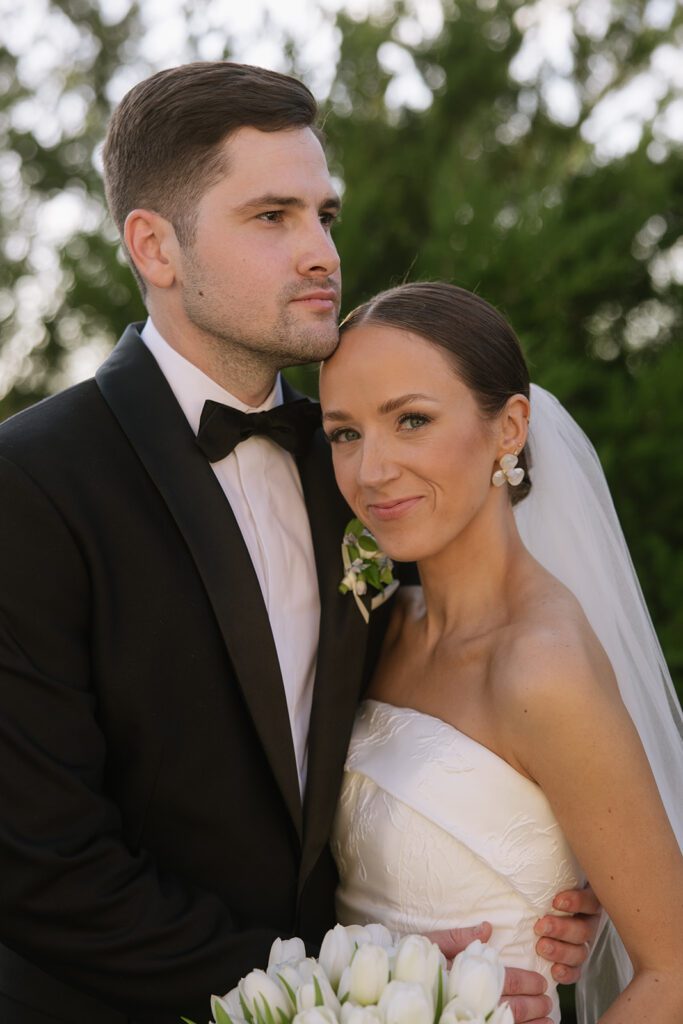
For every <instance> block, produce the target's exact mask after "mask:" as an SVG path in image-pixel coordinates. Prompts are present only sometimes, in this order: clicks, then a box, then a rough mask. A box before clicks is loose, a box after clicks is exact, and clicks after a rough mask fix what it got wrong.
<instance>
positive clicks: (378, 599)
mask: <svg viewBox="0 0 683 1024" xmlns="http://www.w3.org/2000/svg"><path fill="white" fill-rule="evenodd" d="M342 562H343V563H344V579H343V580H342V581H341V583H340V584H339V591H340V593H342V594H348V593H349V591H350V592H351V593H352V594H353V596H354V599H355V602H356V604H357V605H358V610H359V611H360V613H361V615H362V616H363V618H364V619H365V621H366V622H369V621H370V612H374V611H375V609H376V608H379V606H380V605H381V604H384V602H385V601H387V600H388V599H389V598H390V597H391V595H392V594H393V593H394V591H396V590H398V587H399V581H398V580H395V579H394V575H393V571H392V570H393V568H394V563H393V562H392V561H391V559H390V558H389V557H388V556H387V555H385V554H384V552H383V551H380V549H379V545H378V543H377V541H376V540H375V538H374V537H373V536H372V534H371V533H370V531H369V530H367V529H366V528H365V527H364V526H363V524H362V523H361V521H360V519H352V520H351V522H350V523H347V524H346V529H345V530H344V539H343V541H342ZM368 587H372V588H373V589H374V590H377V591H378V593H377V594H375V596H374V597H372V598H370V600H369V601H367V603H366V601H363V600H362V598H363V597H365V595H366V594H367V593H368ZM368 604H369V605H370V607H369V608H368Z"/></svg>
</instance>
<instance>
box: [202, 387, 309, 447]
mask: <svg viewBox="0 0 683 1024" xmlns="http://www.w3.org/2000/svg"><path fill="white" fill-rule="evenodd" d="M320 424H321V416H320V406H319V405H318V403H317V402H310V401H309V400H308V399H307V398H301V399H299V400H298V401H297V402H287V403H286V404H284V405H276V406H275V408H273V409H268V410H266V412H242V411H241V410H240V409H233V408H232V407H231V406H229V405H222V404H221V403H220V402H212V401H207V402H204V408H203V409H202V417H201V420H200V421H199V433H198V434H197V444H198V445H199V447H200V448H201V450H202V451H203V452H204V454H205V455H206V457H207V459H208V460H209V462H219V461H220V460H221V459H224V458H225V456H226V455H229V454H230V452H231V451H232V450H233V448H235V446H236V445H238V444H239V443H240V441H246V439H247V438H248V437H252V436H253V435H254V434H263V435H265V436H266V437H269V438H271V440H273V441H275V442H276V443H277V444H279V445H280V446H281V447H282V448H284V449H286V451H288V452H291V453H292V455H301V454H303V452H305V451H306V449H307V448H308V446H309V444H310V442H311V438H312V437H313V434H314V432H315V431H316V430H317V428H318V427H319V426H320Z"/></svg>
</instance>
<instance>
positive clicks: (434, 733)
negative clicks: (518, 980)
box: [332, 699, 582, 1021]
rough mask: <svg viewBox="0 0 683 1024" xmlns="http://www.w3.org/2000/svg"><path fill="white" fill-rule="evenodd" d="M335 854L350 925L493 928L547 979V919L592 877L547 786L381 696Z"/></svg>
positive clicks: (358, 741) (357, 751)
mask: <svg viewBox="0 0 683 1024" xmlns="http://www.w3.org/2000/svg"><path fill="white" fill-rule="evenodd" d="M332 849H333V853H334V856H335V859H336V861H337V866H338V869H339V875H340V884H339V889H338V892H337V916H338V918H339V920H340V921H341V922H342V923H343V924H354V923H359V924H364V923H367V922H369V921H380V922H381V923H382V924H385V925H386V926H387V927H388V928H389V929H390V930H391V931H393V932H398V933H403V934H405V933H406V932H428V931H435V930H438V929H443V928H450V927H454V926H456V925H469V924H476V923H478V922H479V921H482V920H487V921H490V922H491V924H492V925H493V936H492V939H491V943H492V945H494V946H495V947H496V949H498V950H499V952H500V953H501V956H502V958H503V960H504V961H505V963H507V964H509V965H510V966H517V967H525V968H526V969H528V970H536V971H539V973H541V974H543V975H544V977H545V978H546V979H547V980H548V984H549V994H550V995H551V996H552V997H553V999H554V1008H553V1014H552V1019H553V1020H554V1021H559V1007H558V1002H557V997H556V990H555V989H556V986H555V983H554V981H553V979H552V977H551V975H550V964H548V963H547V961H545V960H543V959H542V958H541V957H539V956H538V955H537V954H536V951H535V944H536V935H535V933H534V931H533V926H534V924H535V922H536V920H537V919H538V918H539V917H541V916H543V915H544V914H546V913H552V912H554V911H553V910H552V900H553V897H554V895H555V894H556V893H557V892H559V891H561V890H563V889H571V888H574V887H575V886H576V885H577V884H580V883H581V881H582V875H581V871H580V868H579V865H578V864H577V862H576V859H575V858H574V856H573V854H572V851H571V849H570V848H569V845H568V843H567V841H566V839H565V837H564V835H563V834H562V831H561V829H560V827H559V825H558V823H557V820H556V818H555V816H554V814H553V812H552V809H551V807H550V804H549V802H548V800H547V798H546V797H545V795H544V793H543V791H542V790H541V788H540V787H539V786H538V785H537V784H536V783H535V782H533V781H532V780H531V779H529V778H527V776H525V775H522V774H521V773H520V772H518V771H517V770H516V769H515V768H513V767H512V765H510V764H509V763H508V762H507V761H505V760H504V759H503V758H502V757H500V756H499V755H498V754H496V753H495V752H494V751H492V750H490V749H489V748H488V747H486V746H484V745H483V744H481V743H479V742H478V741H477V740H474V739H472V738H471V737H470V736H468V735H467V734H466V733H464V732H462V731H461V730H459V729H457V728H456V727H455V726H452V725H451V724H450V723H448V722H445V721H443V720H442V719H440V718H436V717H434V716H432V715H430V714H427V713H426V712H423V711H418V710H417V709H414V708H402V707H397V706H396V705H393V704H388V703H386V702H383V701H377V700H374V699H369V700H365V701H364V702H363V703H362V704H361V706H360V708H359V711H358V714H357V717H356V721H355V724H354V729H353V735H352V738H351V744H350V747H349V752H348V755H347V760H346V766H345V771H344V779H343V783H342V790H341V795H340V800H339V806H338V808H337V814H336V818H335V823H334V828H333V835H332Z"/></svg>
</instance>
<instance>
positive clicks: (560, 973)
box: [555, 967, 567, 981]
mask: <svg viewBox="0 0 683 1024" xmlns="http://www.w3.org/2000/svg"><path fill="white" fill-rule="evenodd" d="M555 974H556V976H557V980H558V981H561V979H562V978H566V977H567V968H566V967H558V968H557V970H556V971H555Z"/></svg>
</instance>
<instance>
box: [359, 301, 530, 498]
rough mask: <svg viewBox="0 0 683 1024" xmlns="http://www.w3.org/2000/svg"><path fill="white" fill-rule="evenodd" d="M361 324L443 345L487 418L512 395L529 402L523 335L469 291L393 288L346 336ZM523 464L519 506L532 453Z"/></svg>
mask: <svg viewBox="0 0 683 1024" xmlns="http://www.w3.org/2000/svg"><path fill="white" fill-rule="evenodd" d="M360 324H381V325H382V326H385V327H395V328H397V329H398V330H402V331H410V332H411V333H412V334H418V335H420V337H422V338H424V339H425V340H426V341H429V342H431V343H432V344H433V345H436V346H438V348H440V349H442V350H443V351H444V352H445V353H446V356H447V357H448V359H450V361H451V363H452V364H453V367H454V369H455V372H456V373H457V375H458V377H459V378H460V379H461V380H462V381H463V383H464V384H466V385H467V387H468V388H469V389H470V391H471V392H472V393H473V395H474V397H475V398H476V401H477V404H478V406H479V409H480V411H481V413H482V415H483V416H485V417H486V418H487V419H488V418H493V417H494V416H497V415H498V414H499V413H500V412H501V411H502V409H503V408H504V406H505V403H506V402H507V400H508V399H509V398H511V397H512V395H525V396H526V397H527V398H528V397H529V370H528V368H527V365H526V362H525V359H524V355H523V353H522V348H521V345H520V344H519V341H518V339H517V335H516V334H515V332H514V331H513V330H512V328H511V327H510V325H509V324H508V322H507V321H506V320H505V319H504V318H503V317H502V316H501V315H500V313H498V311H497V310H495V309H494V308H493V306H490V305H489V303H488V302H485V301H484V299H481V298H479V296H478V295H473V294H472V292H468V291H465V289H464V288H457V287H456V286H455V285H452V284H445V283H444V282H441V281H426V282H416V283H413V284H402V285H399V286H398V287H397V288H390V289H388V291H385V292H380V294H379V295H376V296H375V298H374V299H370V300H369V301H368V302H364V303H363V305H361V306H357V307H356V309H354V310H353V311H352V312H351V313H349V314H348V316H347V317H346V318H345V319H344V321H343V322H342V324H341V327H340V336H341V335H343V334H344V332H345V331H348V330H350V329H351V328H352V327H358V326H359V325H360ZM519 465H520V466H521V467H522V469H524V471H525V476H524V480H523V481H522V483H521V484H519V485H518V486H517V487H508V492H509V494H510V497H511V500H512V503H513V504H516V503H517V502H518V501H521V500H522V498H525V497H526V496H527V494H528V493H529V491H530V490H531V481H530V479H529V469H530V459H529V456H528V452H527V451H526V448H523V449H522V451H521V452H520V454H519Z"/></svg>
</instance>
